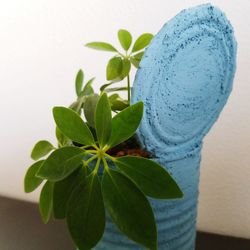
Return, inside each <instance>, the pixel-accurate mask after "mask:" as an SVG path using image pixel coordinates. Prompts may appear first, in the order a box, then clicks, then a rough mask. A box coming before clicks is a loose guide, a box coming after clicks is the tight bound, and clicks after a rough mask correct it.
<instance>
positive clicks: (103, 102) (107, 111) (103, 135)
mask: <svg viewBox="0 0 250 250" xmlns="http://www.w3.org/2000/svg"><path fill="white" fill-rule="evenodd" d="M111 119H112V116H111V108H110V104H109V99H108V96H107V94H106V93H103V94H102V95H101V97H100V99H99V101H98V103H97V106H96V110H95V129H96V135H97V139H98V143H99V146H100V147H103V146H105V145H106V143H107V142H108V140H109V137H110V134H111Z"/></svg>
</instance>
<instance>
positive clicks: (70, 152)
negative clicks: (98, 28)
mask: <svg viewBox="0 0 250 250" xmlns="http://www.w3.org/2000/svg"><path fill="white" fill-rule="evenodd" d="M118 36H119V40H120V42H121V45H122V47H123V48H124V49H125V50H126V51H127V50H128V49H129V47H130V45H131V40H132V38H131V37H130V35H129V33H128V32H127V31H125V30H120V31H119V32H118ZM143 37H144V38H143ZM145 37H149V35H148V34H147V35H143V36H140V38H139V39H137V41H136V42H135V44H134V46H133V48H132V53H133V52H136V51H138V50H141V49H143V48H144V47H145V46H146V45H147V44H148V41H149V39H148V38H147V39H146V38H145ZM143 41H144V42H143ZM88 46H92V47H95V48H98V49H105V50H109V51H115V52H117V50H116V49H115V48H114V47H113V46H112V45H109V44H107V43H90V44H88ZM140 53H143V52H140ZM119 57H120V59H121V60H122V61H123V62H124V61H125V60H129V62H130V61H131V62H132V63H133V61H132V60H131V58H133V57H134V55H133V54H132V55H131V54H129V55H127V53H126V55H125V56H123V55H122V54H121V53H119V56H116V57H115V58H119ZM111 60H112V59H111ZM111 60H110V61H111ZM110 61H109V63H108V66H107V68H110V67H111V68H112V67H114V68H116V67H117V66H110ZM111 64H112V63H111ZM114 65H116V64H114ZM107 71H108V70H107ZM112 71H113V69H112ZM108 74H109V73H108ZM121 74H123V73H121ZM126 74H127V75H126V77H128V74H129V71H127V73H126ZM122 76H124V75H122ZM120 79H122V77H120ZM128 79H129V77H128ZM83 82H84V74H83V71H82V70H80V71H79V72H78V73H77V77H76V81H75V88H76V94H77V100H76V101H75V102H74V103H72V104H71V105H70V107H69V108H66V107H54V108H53V117H54V120H55V123H56V137H57V141H58V147H55V146H53V145H52V144H51V143H50V142H48V141H44V140H43V141H39V142H38V143H37V144H36V145H35V146H34V148H33V150H32V153H31V157H32V159H34V160H36V162H35V163H34V164H33V165H32V166H31V167H30V168H29V169H28V171H27V173H26V175H25V180H24V187H25V192H32V191H34V190H35V189H36V188H37V187H38V186H39V185H40V184H41V183H42V182H43V181H44V182H45V183H44V186H43V188H42V190H41V194H40V201H39V209H40V214H41V217H42V219H43V221H44V223H47V222H48V221H49V219H50V217H51V214H53V216H54V218H55V219H66V221H67V225H68V229H69V232H70V234H71V236H72V239H73V241H74V242H75V244H76V245H77V247H78V248H79V249H80V250H85V249H91V248H93V247H94V246H95V245H96V244H97V243H98V242H99V241H100V239H101V237H102V235H103V232H104V229H105V221H106V219H105V218H106V217H105V213H106V212H108V213H109V214H110V216H111V218H112V220H113V222H114V223H115V224H116V225H117V226H118V228H119V229H120V231H121V232H122V233H124V234H125V235H127V237H128V238H130V239H132V240H133V241H135V242H137V243H139V244H141V245H143V246H145V247H146V248H149V249H152V250H155V249H157V230H156V223H155V218H154V214H153V211H152V208H151V206H150V203H149V201H148V200H147V198H146V196H148V197H152V198H156V199H171V198H180V197H182V195H183V194H182V192H181V190H180V188H179V187H178V185H177V184H176V182H175V181H174V180H173V179H172V177H171V176H170V175H169V174H168V172H167V171H166V170H165V169H164V168H163V167H162V166H160V165H159V164H158V163H156V162H155V161H153V160H151V159H147V158H143V157H138V156H131V155H126V156H123V157H117V156H114V155H112V154H111V153H110V152H111V151H110V150H111V149H112V148H116V147H118V146H119V145H121V143H124V142H127V141H128V140H129V139H131V138H132V137H134V136H135V133H136V130H137V128H138V126H139V125H140V122H141V119H142V117H143V103H142V102H138V103H136V104H133V105H128V104H127V105H123V104H124V101H123V100H119V99H120V97H119V95H118V94H117V93H115V94H113V95H111V96H109V97H108V95H107V91H106V90H107V89H106V88H102V89H101V93H100V95H98V94H96V93H94V90H93V88H92V86H91V85H92V82H93V78H92V79H91V80H89V81H87V83H86V84H83ZM110 84H113V82H112V83H110ZM127 90H128V92H129V93H130V86H128V88H127ZM116 91H117V90H116ZM114 95H115V96H114ZM117 96H118V97H117ZM129 96H130V94H129V95H128V98H129ZM114 99H115V100H116V101H118V102H119V101H120V102H122V103H123V104H121V103H118V104H119V105H118V104H117V103H115V102H114ZM112 101H113V102H112ZM128 103H129V102H128ZM112 106H113V109H112ZM114 106H115V107H118V106H119V109H118V108H114ZM112 110H115V111H118V110H119V112H118V113H117V114H116V115H115V116H113V117H112ZM82 111H83V112H82ZM82 113H83V114H84V117H85V120H83V119H82V117H81V115H82ZM49 153H50V154H49ZM47 154H49V156H48V157H47V158H46V159H44V157H45V156H46V155H47ZM41 159H42V160H41ZM142 211H143V213H142ZM52 212H53V213H52ZM132 228H133V230H131V229H132ZM142 228H143V229H142Z"/></svg>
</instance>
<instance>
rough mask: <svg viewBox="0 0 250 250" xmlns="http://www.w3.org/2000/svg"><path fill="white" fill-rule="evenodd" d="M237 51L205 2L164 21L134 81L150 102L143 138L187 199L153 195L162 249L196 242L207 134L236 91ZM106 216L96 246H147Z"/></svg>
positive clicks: (221, 19)
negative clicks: (127, 235) (169, 198)
mask: <svg viewBox="0 0 250 250" xmlns="http://www.w3.org/2000/svg"><path fill="white" fill-rule="evenodd" d="M235 57H236V42H235V39H234V36H233V30H232V27H231V25H230V23H229V22H228V20H227V19H226V17H225V15H224V14H223V13H222V12H221V11H220V10H219V9H217V8H215V7H212V6H211V5H209V4H207V5H201V6H198V7H195V8H192V9H188V10H184V11H182V12H181V13H179V14H178V15H177V16H176V17H174V18H173V19H172V20H170V21H169V22H168V23H167V24H165V25H164V27H163V28H162V29H161V30H160V32H159V33H158V34H157V35H156V36H155V37H154V39H153V40H152V42H151V44H150V46H149V47H148V49H147V50H146V52H145V55H144V57H143V59H142V62H141V64H140V69H139V70H138V72H137V75H136V79H135V82H134V85H133V103H135V102H137V101H139V100H142V101H144V104H145V110H144V111H145V113H144V117H143V121H142V124H141V126H140V129H139V130H138V137H139V139H140V141H141V144H142V146H143V147H145V148H146V149H147V150H148V151H150V152H151V153H152V154H153V155H154V156H155V159H156V161H158V162H160V163H161V164H162V165H163V166H165V167H166V169H167V170H168V171H169V172H170V173H171V174H172V175H173V176H174V178H175V179H176V181H177V182H178V184H179V185H180V186H181V188H182V190H183V192H184V199H182V200H168V201H158V200H150V201H151V204H152V206H153V209H154V212H155V216H156V221H157V227H158V247H159V249H160V250H194V248H195V246H194V242H195V235H196V215H197V199H198V184H199V166H200V150H201V147H202V139H203V137H204V136H205V134H206V133H207V132H208V131H209V129H210V128H211V126H212V125H213V123H214V122H215V121H216V119H217V118H218V116H219V114H220V111H221V110H222V108H223V106H224V105H225V103H226V101H227V98H228V96H229V94H230V92H231V89H232V81H233V76H234V72H235ZM218 153H219V152H218ZM107 220H108V222H107V226H106V230H105V234H104V236H103V238H102V241H101V242H100V243H99V244H98V245H97V247H96V248H95V249H96V250H114V249H115V250H130V249H131V250H132V249H138V250H139V249H143V248H142V247H140V246H138V245H136V244H135V243H133V242H132V241H130V240H129V239H127V238H126V236H124V235H121V234H120V233H119V232H118V229H117V228H116V226H115V225H114V224H113V223H112V222H111V221H110V219H109V218H108V219H107ZM142 230H144V229H143V228H142Z"/></svg>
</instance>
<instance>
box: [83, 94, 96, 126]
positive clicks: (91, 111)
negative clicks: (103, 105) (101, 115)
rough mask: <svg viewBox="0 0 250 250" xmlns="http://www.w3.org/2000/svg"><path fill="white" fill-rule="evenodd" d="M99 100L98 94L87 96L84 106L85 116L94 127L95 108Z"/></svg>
mask: <svg viewBox="0 0 250 250" xmlns="http://www.w3.org/2000/svg"><path fill="white" fill-rule="evenodd" d="M98 100H99V95H97V94H93V95H90V96H88V97H87V98H86V101H85V103H84V106H83V109H84V116H85V118H86V120H87V122H88V124H89V125H90V126H91V127H92V128H94V127H95V109H96V104H97V102H98Z"/></svg>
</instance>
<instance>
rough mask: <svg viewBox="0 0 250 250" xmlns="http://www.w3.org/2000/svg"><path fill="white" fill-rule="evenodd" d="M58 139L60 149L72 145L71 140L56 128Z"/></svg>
mask: <svg viewBox="0 0 250 250" xmlns="http://www.w3.org/2000/svg"><path fill="white" fill-rule="evenodd" d="M56 139H57V142H58V145H59V147H63V146H69V145H70V144H71V140H70V139H69V138H68V137H66V136H65V135H64V134H63V133H62V132H61V131H60V129H59V128H58V127H56Z"/></svg>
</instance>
